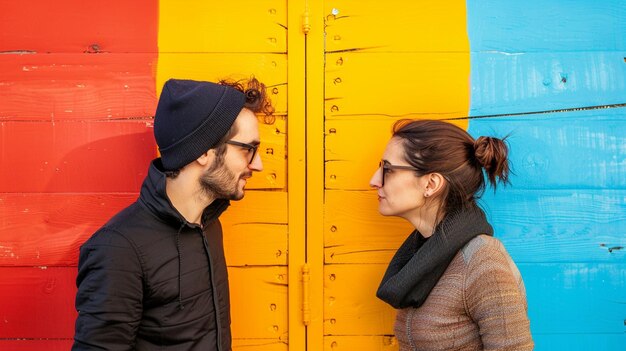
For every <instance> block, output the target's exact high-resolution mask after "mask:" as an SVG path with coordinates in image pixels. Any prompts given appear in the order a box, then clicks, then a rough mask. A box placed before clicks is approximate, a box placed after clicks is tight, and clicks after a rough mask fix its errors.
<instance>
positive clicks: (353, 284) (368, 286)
mask: <svg viewBox="0 0 626 351" xmlns="http://www.w3.org/2000/svg"><path fill="white" fill-rule="evenodd" d="M386 268H387V265H386V264H361V265H354V264H331V265H326V267H325V269H324V334H325V335H334V336H336V335H344V336H345V335H354V336H362V335H372V336H374V335H379V336H381V335H393V323H394V321H395V318H396V311H395V310H394V309H393V308H392V307H390V306H389V305H387V304H386V303H384V302H383V301H381V300H378V299H375V298H372V296H376V290H377V288H378V284H379V283H380V280H381V279H382V276H383V273H385V269H386ZM348 287H349V288H348Z"/></svg>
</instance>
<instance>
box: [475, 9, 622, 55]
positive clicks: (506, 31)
mask: <svg viewBox="0 0 626 351" xmlns="http://www.w3.org/2000/svg"><path fill="white" fill-rule="evenodd" d="M554 14H559V20H558V21H555V20H554ZM546 24H549V25H546ZM467 32H468V35H469V39H470V42H471V43H472V51H492V50H497V51H504V52H517V53H526V52H537V51H544V52H561V51H568V50H571V51H579V52H581V51H603V50H617V51H620V50H624V49H626V45H625V43H624V40H623V33H625V32H626V7H625V6H624V2H623V1H621V0H607V1H600V2H592V3H589V2H586V1H580V2H571V1H562V0H561V1H550V2H545V1H541V0H530V1H524V2H517V1H502V2H497V3H489V2H480V1H470V2H467Z"/></svg>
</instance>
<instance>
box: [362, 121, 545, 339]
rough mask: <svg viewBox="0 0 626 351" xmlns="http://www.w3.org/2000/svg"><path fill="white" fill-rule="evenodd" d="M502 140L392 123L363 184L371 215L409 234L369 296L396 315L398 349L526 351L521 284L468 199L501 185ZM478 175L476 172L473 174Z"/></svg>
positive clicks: (426, 124) (441, 126)
mask: <svg viewBox="0 0 626 351" xmlns="http://www.w3.org/2000/svg"><path fill="white" fill-rule="evenodd" d="M507 154H508V149H507V146H506V144H505V143H504V141H503V140H501V139H497V138H491V137H480V138H478V139H477V140H474V139H473V138H472V137H471V136H470V135H469V134H468V133H467V132H465V131H464V130H463V129H461V128H459V127H456V126H454V125H452V124H449V123H445V122H441V121H433V120H418V121H406V120H405V121H399V122H397V123H396V124H395V125H394V128H393V137H392V138H391V140H390V141H389V143H388V144H387V148H386V149H385V153H384V155H383V159H382V161H381V163H380V165H379V166H380V167H379V169H378V170H377V171H376V172H375V173H374V176H373V177H372V179H371V181H370V185H371V186H372V187H373V188H375V189H376V190H377V192H378V201H379V205H378V206H379V207H378V210H379V212H380V213H381V214H382V215H384V216H397V217H401V218H404V219H406V220H407V221H409V222H410V223H411V224H412V225H413V226H414V227H415V231H413V233H411V235H410V236H409V237H408V239H407V240H406V241H405V242H404V243H403V244H402V246H401V247H400V248H399V249H398V251H397V252H396V254H395V256H394V257H393V259H392V260H391V263H390V264H389V267H388V268H387V271H386V273H385V275H384V277H383V280H382V282H381V284H380V287H379V288H378V293H377V296H378V297H379V298H380V299H382V300H383V301H385V302H387V303H388V304H390V305H391V306H393V307H395V308H397V309H398V314H397V317H396V323H395V327H394V330H395V333H396V337H397V339H398V342H399V344H400V351H403V350H532V348H533V341H532V337H531V335H530V329H529V321H528V317H527V306H526V294H525V290H524V283H523V281H522V278H521V276H520V274H519V271H518V270H517V267H516V266H515V264H514V263H513V261H512V260H511V258H510V256H509V255H508V253H507V252H506V250H505V249H504V247H503V246H502V243H500V241H498V240H497V239H495V238H493V236H492V235H493V229H492V228H491V225H489V223H488V222H487V220H486V218H485V214H484V213H483V211H482V210H481V209H480V208H479V207H478V206H477V204H476V201H477V199H478V198H479V197H480V195H481V194H482V192H483V190H484V188H485V175H486V177H487V179H488V181H489V183H490V185H491V186H492V187H493V188H494V190H495V188H496V184H497V183H498V182H499V183H502V184H506V183H507V182H508V175H509V167H508V160H507ZM483 170H484V174H485V175H484V174H483Z"/></svg>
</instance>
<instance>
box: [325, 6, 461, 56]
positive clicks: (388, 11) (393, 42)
mask: <svg viewBox="0 0 626 351" xmlns="http://www.w3.org/2000/svg"><path fill="white" fill-rule="evenodd" d="M465 7H466V4H465V1H460V0H455V1H446V2H445V3H444V2H429V1H412V2H407V1H399V0H395V1H393V0H392V1H384V2H381V1H376V0H366V1H359V2H354V1H349V0H337V1H329V2H326V3H325V4H324V15H325V16H326V17H325V18H326V21H325V24H326V50H327V52H334V51H340V50H354V49H358V50H360V51H366V52H371V51H374V52H399V51H410V52H415V51H420V52H422V51H438V52H441V51H450V52H458V51H468V50H469V42H468V40H467V33H466V14H465ZM363 33H367V35H363Z"/></svg>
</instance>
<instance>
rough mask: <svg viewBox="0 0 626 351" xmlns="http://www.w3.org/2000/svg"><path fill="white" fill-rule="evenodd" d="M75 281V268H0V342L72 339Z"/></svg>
mask: <svg viewBox="0 0 626 351" xmlns="http://www.w3.org/2000/svg"><path fill="white" fill-rule="evenodd" d="M75 282H76V267H53V266H45V265H42V266H38V267H6V266H4V267H0V291H1V292H2V299H3V301H4V302H3V303H2V321H3V323H2V328H0V339H71V338H72V337H73V335H74V321H75V319H76V310H75V309H74V297H75V296H76V285H75ZM9 302H10V303H9Z"/></svg>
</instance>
